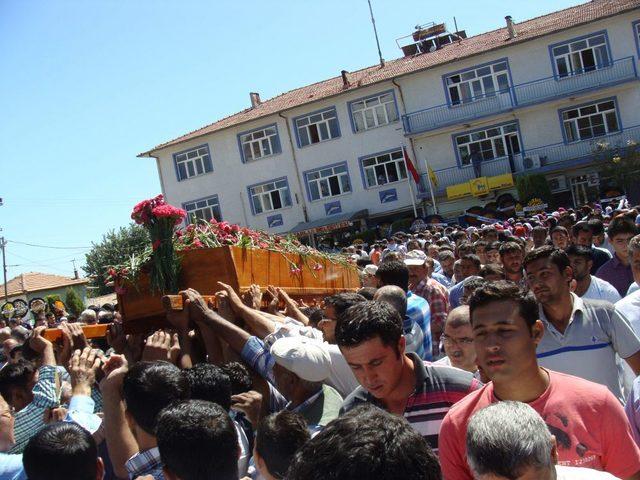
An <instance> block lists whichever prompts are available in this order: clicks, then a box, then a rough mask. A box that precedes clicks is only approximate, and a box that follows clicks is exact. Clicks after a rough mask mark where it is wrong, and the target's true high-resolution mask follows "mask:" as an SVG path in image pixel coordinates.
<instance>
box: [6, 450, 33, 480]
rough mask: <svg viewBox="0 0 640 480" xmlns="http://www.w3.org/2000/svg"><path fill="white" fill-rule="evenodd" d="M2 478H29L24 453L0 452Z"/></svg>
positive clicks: (25, 479)
mask: <svg viewBox="0 0 640 480" xmlns="http://www.w3.org/2000/svg"><path fill="white" fill-rule="evenodd" d="M0 480H27V474H26V473H24V468H23V467H22V454H9V453H0Z"/></svg>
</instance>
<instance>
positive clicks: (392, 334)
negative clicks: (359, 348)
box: [335, 301, 402, 348]
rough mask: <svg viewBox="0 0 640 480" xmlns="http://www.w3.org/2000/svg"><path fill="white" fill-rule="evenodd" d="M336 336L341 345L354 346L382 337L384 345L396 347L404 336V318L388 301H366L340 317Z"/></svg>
mask: <svg viewBox="0 0 640 480" xmlns="http://www.w3.org/2000/svg"><path fill="white" fill-rule="evenodd" d="M335 336H336V343H337V344H338V346H339V347H354V346H356V345H360V344H361V343H362V342H364V341H366V340H371V339H372V338H375V337H380V340H381V341H382V343H383V344H384V345H387V346H392V347H394V348H395V347H396V346H397V345H398V341H399V340H400V337H401V336H402V318H401V317H400V314H399V313H398V311H397V310H396V309H395V308H393V307H392V306H391V305H389V304H387V303H386V302H372V301H366V302H363V303H359V304H358V305H354V306H353V307H351V308H349V310H347V311H346V312H344V313H343V314H342V315H340V316H339V317H338V321H337V323H336V333H335Z"/></svg>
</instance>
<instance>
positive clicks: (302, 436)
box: [256, 410, 311, 478]
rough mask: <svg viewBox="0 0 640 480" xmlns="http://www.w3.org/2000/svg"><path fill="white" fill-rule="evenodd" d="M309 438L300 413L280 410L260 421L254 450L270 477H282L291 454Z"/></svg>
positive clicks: (289, 461)
mask: <svg viewBox="0 0 640 480" xmlns="http://www.w3.org/2000/svg"><path fill="white" fill-rule="evenodd" d="M310 438H311V435H310V434H309V429H308V427H307V422H306V421H305V419H304V418H303V417H302V416H301V415H300V414H298V413H295V412H292V411H290V410H281V411H279V412H277V413H273V414H271V415H269V416H268V417H264V418H263V419H262V420H261V421H260V424H259V425H258V433H257V434H256V452H257V453H258V455H260V457H262V460H264V463H265V464H266V465H267V469H268V470H269V473H270V474H271V476H272V477H275V478H284V476H285V474H286V473H287V469H288V468H289V465H290V464H291V460H292V459H293V456H294V455H295V453H296V452H297V451H298V449H299V448H300V447H302V446H303V445H304V444H305V443H306V442H307V441H308V440H309V439H310Z"/></svg>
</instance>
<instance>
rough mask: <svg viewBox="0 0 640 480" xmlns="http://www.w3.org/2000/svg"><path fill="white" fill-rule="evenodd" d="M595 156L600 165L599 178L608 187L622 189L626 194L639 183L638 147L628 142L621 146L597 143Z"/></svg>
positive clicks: (634, 143) (639, 154)
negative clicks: (605, 182) (604, 181)
mask: <svg viewBox="0 0 640 480" xmlns="http://www.w3.org/2000/svg"><path fill="white" fill-rule="evenodd" d="M596 156H597V157H598V160H599V165H600V176H601V177H602V178H603V179H605V180H606V181H607V183H608V184H609V185H608V186H609V187H618V188H622V189H623V190H624V191H625V192H626V193H627V194H628V193H629V191H630V190H631V189H632V186H633V185H634V184H637V183H638V181H640V146H639V145H638V142H636V141H634V140H629V141H627V142H626V143H625V144H623V145H610V144H608V143H606V142H599V143H598V144H597V145H596Z"/></svg>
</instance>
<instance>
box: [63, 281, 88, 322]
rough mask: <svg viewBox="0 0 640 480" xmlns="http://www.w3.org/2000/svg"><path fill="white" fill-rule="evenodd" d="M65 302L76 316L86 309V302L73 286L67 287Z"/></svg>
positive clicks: (70, 311)
mask: <svg viewBox="0 0 640 480" xmlns="http://www.w3.org/2000/svg"><path fill="white" fill-rule="evenodd" d="M64 303H65V305H66V306H67V310H68V311H69V313H72V314H74V315H75V316H76V317H78V316H80V314H81V313H82V311H83V310H84V303H83V302H82V299H81V298H80V295H78V292H76V291H75V290H74V289H73V288H71V287H69V288H67V291H66V292H65V297H64Z"/></svg>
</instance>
